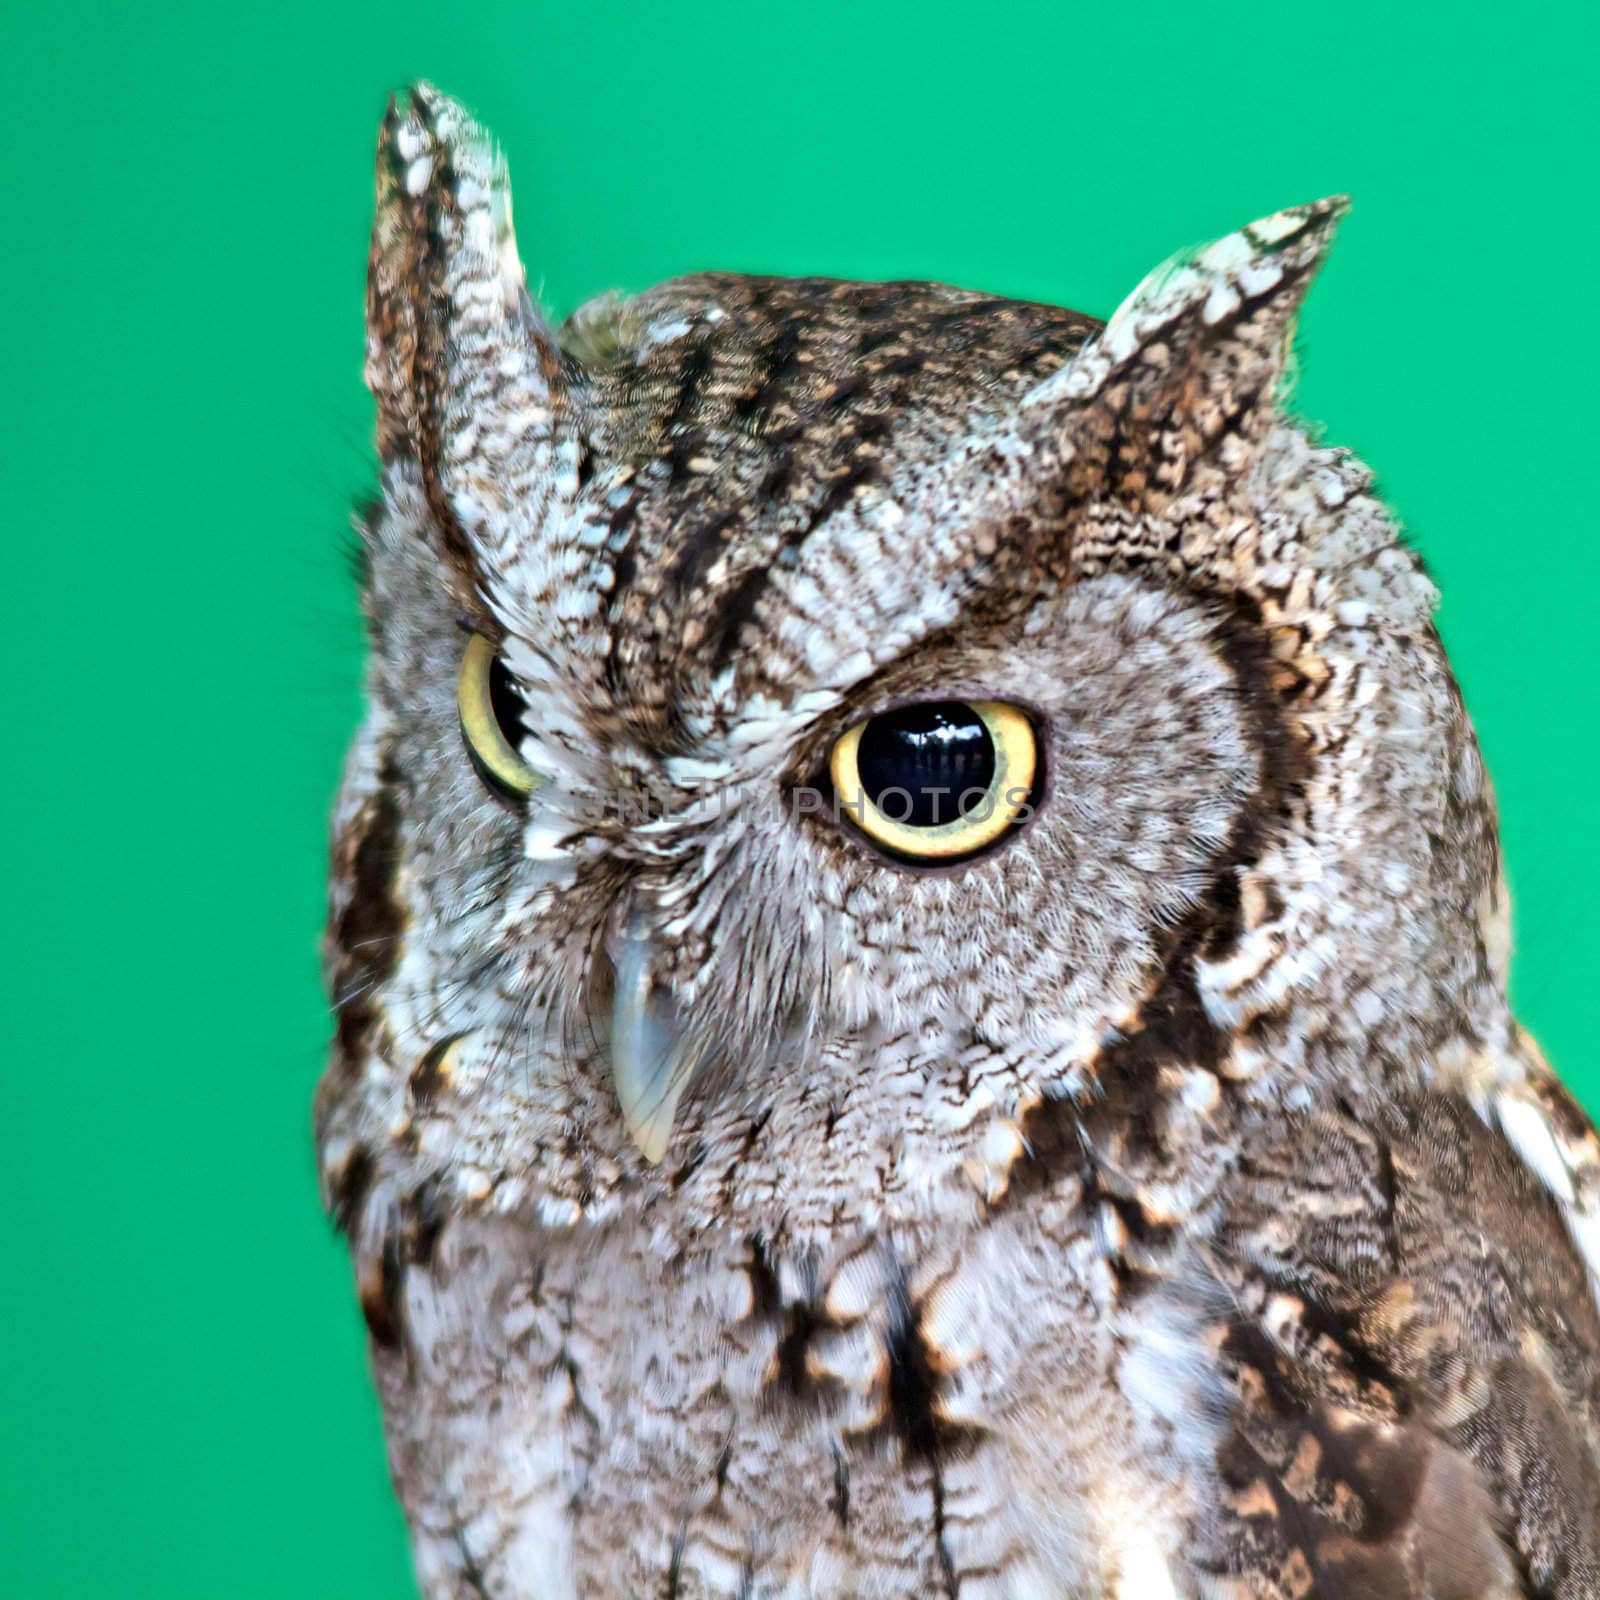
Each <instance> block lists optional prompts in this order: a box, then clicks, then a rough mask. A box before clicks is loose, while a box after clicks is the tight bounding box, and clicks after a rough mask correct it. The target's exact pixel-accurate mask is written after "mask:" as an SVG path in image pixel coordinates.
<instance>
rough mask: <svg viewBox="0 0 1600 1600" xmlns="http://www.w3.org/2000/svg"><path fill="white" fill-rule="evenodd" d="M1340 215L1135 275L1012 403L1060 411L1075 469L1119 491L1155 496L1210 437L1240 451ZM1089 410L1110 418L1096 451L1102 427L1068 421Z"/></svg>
mask: <svg viewBox="0 0 1600 1600" xmlns="http://www.w3.org/2000/svg"><path fill="white" fill-rule="evenodd" d="M1347 209H1348V201H1347V200H1346V199H1345V198H1344V196H1342V195H1338V196H1334V197H1332V198H1330V199H1326V200H1317V201H1314V202H1313V203H1311V204H1310V205H1303V206H1293V207H1291V208H1289V209H1288V210H1286V211H1279V212H1276V213H1274V214H1273V215H1272V216H1269V217H1263V218H1262V219H1261V220H1260V221H1259V222H1253V223H1251V224H1250V226H1249V227H1247V228H1241V229H1240V230H1239V231H1238V232H1237V233H1230V234H1228V235H1227V236H1226V237H1225V238H1222V239H1218V240H1217V241H1216V242H1215V243H1214V244H1209V245H1206V246H1204V247H1203V248H1201V249H1199V250H1194V251H1186V252H1184V253H1183V254H1181V255H1178V256H1175V257H1173V258H1172V259H1171V260H1170V261H1167V262H1165V263H1163V264H1162V265H1161V266H1159V267H1157V268H1156V270H1155V271H1154V272H1152V273H1151V274H1150V275H1149V276H1148V277H1147V278H1145V280H1144V281H1143V282H1142V283H1141V284H1140V285H1139V287H1138V288H1137V289H1135V290H1134V291H1133V293H1132V294H1131V295H1129V296H1128V298H1127V299H1126V300H1125V301H1123V303H1122V305H1121V306H1119V307H1118V308H1117V311H1116V313H1115V314H1114V315H1113V316H1112V318H1111V320H1110V322H1108V323H1107V324H1106V326H1105V328H1104V329H1102V331H1101V332H1100V334H1099V336H1098V337H1097V338H1095V339H1093V340H1092V341H1091V342H1090V343H1089V344H1087V345H1086V346H1085V347H1084V348H1083V349H1082V350H1081V351H1080V352H1079V353H1078V355H1077V356H1076V357H1075V358H1074V359H1073V360H1072V361H1071V362H1069V363H1068V365H1067V366H1066V367H1064V368H1063V369H1062V370H1061V371H1060V372H1058V373H1055V374H1054V375H1053V376H1051V377H1050V378H1048V379H1046V380H1045V382H1043V383H1042V384H1040V385H1039V386H1038V387H1037V388H1036V389H1034V390H1033V391H1032V392H1031V393H1030V394H1029V395H1028V396H1027V398H1026V399H1025V400H1024V401H1023V405H1024V407H1025V409H1027V410H1030V411H1034V412H1036V413H1043V414H1044V415H1046V416H1050V415H1052V414H1053V413H1055V412H1057V411H1058V410H1059V411H1060V413H1061V416H1060V420H1061V423H1062V425H1063V426H1066V427H1068V428H1069V431H1071V432H1072V433H1073V434H1074V435H1075V436H1080V435H1081V437H1075V440H1074V442H1075V444H1076V445H1078V446H1079V448H1078V449H1077V451H1076V455H1077V457H1078V473H1077V474H1075V475H1077V476H1080V477H1081V476H1082V475H1083V472H1084V470H1085V469H1086V468H1088V469H1090V470H1097V471H1099V472H1100V473H1101V474H1102V484H1103V487H1106V488H1109V489H1111V490H1112V491H1113V492H1118V493H1121V494H1123V495H1124V496H1125V497H1128V498H1149V497H1151V496H1155V497H1157V498H1165V497H1168V496H1170V495H1171V494H1173V493H1176V492H1177V491H1179V490H1181V489H1182V488H1184V487H1186V486H1187V485H1188V484H1189V482H1190V478H1191V473H1192V469H1193V468H1194V466H1195V464H1196V462H1197V461H1198V460H1199V459H1200V458H1201V457H1203V456H1205V455H1206V454H1207V453H1208V452H1210V451H1212V450H1213V449H1214V448H1215V447H1217V446H1218V445H1219V444H1220V443H1222V442H1224V441H1225V440H1232V441H1234V442H1235V444H1236V445H1237V446H1239V447H1243V448H1248V447H1249V446H1250V445H1251V444H1252V443H1253V442H1254V440H1255V439H1257V438H1258V437H1259V436H1260V434H1261V432H1262V431H1263V429H1264V428H1265V427H1266V426H1267V424H1268V423H1269V422H1270V419H1271V415H1272V409H1273V402H1274V400H1275V398H1276V395H1277V390H1278V388H1279V385H1280V381H1281V379H1282V377H1283V374H1284V371H1285V369H1286V367H1287V363H1288V350H1289V342H1290V339H1291V337H1292V334H1293V331H1294V323H1295V318H1296V316H1297V315H1298V313H1299V310H1300V305H1301V303H1302V301H1303V300H1304V298H1305V293H1306V290H1307V289H1308V288H1309V287H1310V284H1311V280H1312V278H1313V277H1314V276H1315V275H1316V271H1317V268H1318V267H1319V266H1320V265H1321V264H1322V261H1323V259H1324V257H1325V256H1326V255H1327V252H1328V246H1329V244H1330V243H1331V242H1332V239H1333V235H1334V232H1335V231H1336V229H1337V227H1338V225H1339V222H1340V220H1341V219H1342V218H1343V216H1344V214H1345V212H1346V210H1347ZM1092 407H1099V408H1100V409H1101V410H1103V411H1108V412H1109V413H1110V417H1111V421H1112V422H1113V423H1114V426H1113V427H1112V428H1111V430H1110V432H1111V433H1112V434H1114V436H1115V440H1114V447H1113V448H1112V449H1111V451H1110V453H1109V454H1108V453H1106V451H1104V450H1099V449H1096V448H1095V446H1096V433H1097V431H1098V432H1101V433H1102V434H1103V432H1104V430H1096V429H1094V428H1088V429H1087V430H1084V429H1081V428H1079V427H1078V426H1076V425H1075V423H1076V421H1077V418H1078V417H1080V416H1083V415H1086V414H1087V410H1086V408H1092ZM1069 419H1070V420H1069ZM1101 442H1102V443H1103V442H1104V440H1103V438H1102V440H1101ZM1084 447H1086V448H1084Z"/></svg>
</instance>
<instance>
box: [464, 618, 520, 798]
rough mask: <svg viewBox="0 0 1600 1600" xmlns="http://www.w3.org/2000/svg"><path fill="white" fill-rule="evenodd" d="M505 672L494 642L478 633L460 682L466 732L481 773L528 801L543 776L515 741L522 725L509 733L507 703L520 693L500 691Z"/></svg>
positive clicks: (495, 786) (502, 791)
mask: <svg viewBox="0 0 1600 1600" xmlns="http://www.w3.org/2000/svg"><path fill="white" fill-rule="evenodd" d="M504 673H505V668H504V667H503V666H500V665H499V664H498V660H497V657H496V653H495V647H494V645H493V644H491V643H490V642H489V640H487V639H485V638H484V636H483V635H482V634H481V633H475V634H473V636H472V637H471V638H470V639H468V640H467V648H466V650H465V652H464V653H463V654H462V657H461V676H460V677H459V678H458V679H457V682H456V707H457V710H458V712H459V713H460V717H461V736H462V738H463V739H465V740H466V743H467V754H468V755H469V756H471V757H472V764H473V766H474V767H476V768H477V769H478V775H479V776H480V777H481V778H482V779H483V781H484V782H485V783H486V784H488V785H489V787H490V788H491V789H494V790H496V791H497V792H498V793H500V794H502V795H504V796H505V797H506V798H507V799H508V800H526V799H527V797H528V796H529V795H530V794H531V793H532V792H533V790H534V788H535V786H536V785H537V784H538V782H539V777H538V774H537V773H536V772H535V771H534V770H533V768H532V767H530V766H529V765H528V763H527V762H526V761H524V760H523V759H522V755H521V753H520V752H519V751H518V749H517V747H516V745H515V744H514V743H513V742H512V739H513V738H514V737H515V736H516V733H517V729H516V728H515V727H514V726H513V727H512V728H511V729H510V730H509V733H508V730H507V728H506V726H505V723H506V721H507V720H508V709H507V705H506V701H507V698H508V695H511V694H513V693H514V692H513V691H509V690H506V689H503V688H500V689H497V685H496V676H497V674H499V675H503V674H504ZM505 681H507V682H508V681H509V680H505Z"/></svg>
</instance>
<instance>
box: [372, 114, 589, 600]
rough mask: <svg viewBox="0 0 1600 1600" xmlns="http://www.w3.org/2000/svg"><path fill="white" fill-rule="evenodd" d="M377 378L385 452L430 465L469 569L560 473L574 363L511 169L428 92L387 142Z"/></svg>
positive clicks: (388, 124) (375, 269)
mask: <svg viewBox="0 0 1600 1600" xmlns="http://www.w3.org/2000/svg"><path fill="white" fill-rule="evenodd" d="M366 378H367V384H368V387H369V388H370V389H371V390H372V393H373V395H374V396H375V398H376V399H377V402H378V445H379V451H380V454H381V455H382V457H383V459H384V460H385V462H388V461H392V460H395V459H397V458H403V459H409V460H412V461H415V462H416V464H417V466H418V468H419V470H420V476H421V480H422V485H423V488H424V490H425V492H426V494H427V497H428V503H429V507H430V509H431V510H432V512H433V515H434V520H435V522H436V523H437V525H438V529H439V533H440V536H441V539H442V541H443V544H444V547H445V550H446V552H447V553H448V554H450V555H451V556H453V557H456V558H458V559H459V560H460V561H462V562H463V563H470V555H471V551H470V544H471V540H472V538H473V536H474V535H475V534H476V532H477V529H478V528H479V527H480V526H481V524H482V523H483V522H484V520H485V517H486V515H488V514H489V512H490V511H491V510H499V509H502V508H503V505H504V503H505V502H506V499H507V496H508V495H509V494H510V493H511V492H512V490H513V487H514V486H515V484H516V483H517V482H518V481H519V480H520V481H522V482H528V481H536V480H539V479H541V478H545V477H548V475H549V472H550V470H551V463H552V460H553V457H554V453H555V450H556V446H557V444H558V442H559V435H560V432H561V428H562V423H563V420H564V417H565V398H564V389H565V382H564V366H563V359H562V356H561V352H560V350H559V348H558V347H557V345H556V341H555V338H554V336H553V334H552V333H551V331H550V329H549V328H548V327H547V326H546V324H545V322H544V320H543V319H542V318H541V317H540V315H539V314H538V312H537V310H536V309H535V307H534V306H533V303H532V301H531V300H530V299H529V298H528V293H527V288H526V282H525V278H524V274H523V270H522V262H521V260H520V259H519V258H518V254H517V242H516V235H515V233H514V232H513V229H512V221H511V181H510V177H509V174H508V173H507V170H506V163H505V160H504V158H503V156H502V155H501V154H500V151H499V150H498V148H497V147H496V146H495V143H494V141H493V140H492V139H491V138H490V136H489V135H488V133H487V132H486V131H485V130H484V129H483V128H481V127H480V126H479V125H478V124H477V123H476V122H474V121H473V119H472V118H471V117H470V116H468V115H467V113H466V112H465V111H464V110H463V109H462V107H461V106H460V105H458V104H457V103H456V102H455V101H454V100H452V99H450V98H449V97H448V96H447V95H443V94H440V93H439V91H438V90H437V89H435V88H433V87H432V85H430V84H426V83H419V84H416V85H415V86H414V87H413V88H412V89H411V91H410V93H409V95H408V96H407V97H406V102H405V105H404V106H403V107H402V106H400V105H398V104H396V102H395V101H394V100H392V99H391V101H390V102H389V109H388V112H387V114H386V115H385V117H384V119H383V125H382V128H381V130H380V133H379V138H378V171H377V210H376V215H375V217H374V220H373V229H372V251H371V255H370V257H369V261H368V273H367V360H366ZM485 439H488V440H492V441H493V443H494V447H495V451H496V456H495V458H494V459H492V460H491V459H489V458H488V456H487V454H486V447H485V445H484V440H485ZM470 575H471V574H470V566H469V569H468V572H467V576H468V577H469V578H470Z"/></svg>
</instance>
